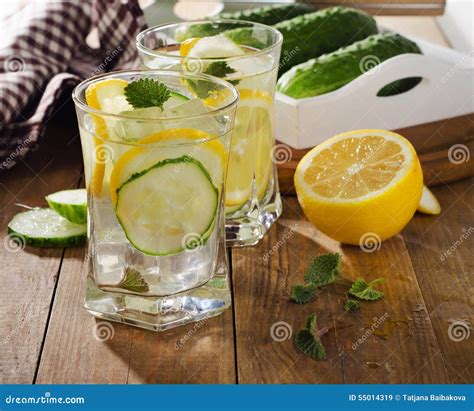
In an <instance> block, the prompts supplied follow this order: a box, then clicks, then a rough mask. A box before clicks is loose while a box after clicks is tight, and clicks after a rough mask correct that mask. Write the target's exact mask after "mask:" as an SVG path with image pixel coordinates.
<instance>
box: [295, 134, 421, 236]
mask: <svg viewBox="0 0 474 411" xmlns="http://www.w3.org/2000/svg"><path fill="white" fill-rule="evenodd" d="M295 187H296V192H297V195H298V200H299V203H300V204H301V207H302V208H303V211H304V212H305V214H306V216H307V218H308V219H309V220H310V221H311V222H312V223H313V224H314V225H315V226H316V227H317V228H318V229H319V230H320V231H322V232H323V233H325V234H327V235H328V236H330V237H332V238H334V239H336V240H338V241H340V242H342V243H347V244H360V242H361V240H363V237H364V235H368V234H371V235H374V237H375V238H378V239H380V241H382V240H385V239H387V238H389V237H391V236H393V235H395V234H397V233H398V232H400V230H402V228H403V227H404V226H405V225H406V224H407V223H408V221H410V219H411V218H412V216H413V214H414V213H415V211H416V209H417V207H418V204H419V202H420V198H421V193H422V190H423V174H422V171H421V166H420V162H419V160H418V157H417V155H416V152H415V149H414V148H413V146H412V145H411V144H410V142H409V141H408V140H406V139H405V138H404V137H402V136H401V135H399V134H396V133H393V132H390V131H386V130H358V131H350V132H347V133H343V134H339V135H337V136H335V137H332V138H330V139H329V140H327V141H325V142H324V143H322V144H320V145H318V146H316V147H315V148H313V149H312V150H311V151H310V152H309V153H307V154H306V155H305V156H304V157H303V158H302V160H301V161H300V163H299V164H298V167H297V169H296V172H295Z"/></svg>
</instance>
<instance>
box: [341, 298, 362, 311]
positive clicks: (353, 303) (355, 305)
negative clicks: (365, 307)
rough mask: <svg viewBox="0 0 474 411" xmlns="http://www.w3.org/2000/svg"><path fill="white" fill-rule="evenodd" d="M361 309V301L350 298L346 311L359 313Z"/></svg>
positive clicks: (345, 305) (345, 307) (345, 306)
mask: <svg viewBox="0 0 474 411" xmlns="http://www.w3.org/2000/svg"><path fill="white" fill-rule="evenodd" d="M359 307H360V301H357V300H353V299H351V298H349V299H348V300H347V301H346V303H345V304H344V310H346V311H352V312H354V311H357V310H358V309H359Z"/></svg>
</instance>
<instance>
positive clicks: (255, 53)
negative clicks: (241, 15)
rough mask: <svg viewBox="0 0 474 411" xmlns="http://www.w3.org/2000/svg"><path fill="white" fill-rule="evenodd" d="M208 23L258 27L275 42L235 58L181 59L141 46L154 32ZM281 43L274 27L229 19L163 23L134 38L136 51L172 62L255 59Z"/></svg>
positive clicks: (280, 37)
mask: <svg viewBox="0 0 474 411" xmlns="http://www.w3.org/2000/svg"><path fill="white" fill-rule="evenodd" d="M209 23H228V24H239V23H240V24H244V25H247V26H253V27H260V28H262V29H265V30H268V31H270V32H272V33H274V34H275V35H276V41H275V42H274V43H273V44H272V45H270V46H267V47H265V48H263V49H261V50H256V51H250V52H248V53H242V54H239V55H237V56H232V57H182V56H180V55H175V54H170V53H162V52H159V51H156V50H152V49H150V48H148V47H145V46H144V45H142V44H141V41H142V40H143V39H144V38H145V36H146V35H148V34H149V33H151V32H153V31H156V30H158V29H160V30H162V29H165V28H168V27H173V26H192V25H193V24H209ZM282 43H283V35H282V34H281V33H280V31H278V30H277V29H275V28H274V27H271V26H267V25H266V24H261V23H255V22H253V21H246V20H231V19H216V20H190V21H176V22H173V23H163V24H159V25H157V26H153V27H149V28H147V29H145V30H143V31H141V32H140V33H138V35H137V37H136V38H135V46H136V47H137V49H138V50H139V51H141V52H143V53H145V54H148V55H150V56H154V57H163V58H168V59H174V60H187V61H232V60H241V59H243V58H251V57H256V56H259V55H262V54H266V53H268V52H269V51H271V50H273V49H274V48H276V47H278V46H280V45H281V44H282Z"/></svg>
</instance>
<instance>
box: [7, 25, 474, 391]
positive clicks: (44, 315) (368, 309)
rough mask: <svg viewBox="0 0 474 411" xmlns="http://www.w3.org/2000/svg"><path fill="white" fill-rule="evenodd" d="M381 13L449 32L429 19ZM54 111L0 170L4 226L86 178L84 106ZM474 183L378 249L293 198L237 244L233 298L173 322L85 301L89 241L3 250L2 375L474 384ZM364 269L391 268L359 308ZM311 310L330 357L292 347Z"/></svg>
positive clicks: (421, 31) (446, 190)
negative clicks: (157, 328) (80, 114)
mask: <svg viewBox="0 0 474 411" xmlns="http://www.w3.org/2000/svg"><path fill="white" fill-rule="evenodd" d="M381 19H382V20H380V19H379V21H380V22H381V23H382V22H383V25H385V26H390V25H393V27H394V28H397V29H399V30H400V31H402V32H403V31H406V30H408V29H409V30H410V32H411V33H412V34H415V35H419V36H420V37H424V38H427V39H431V40H432V41H437V42H443V41H444V39H443V37H442V35H441V34H440V32H439V30H438V29H437V27H436V24H435V23H434V20H432V19H430V18H426V19H424V18H418V17H413V18H404V19H402V20H400V19H395V18H391V17H390V18H389V17H384V18H381ZM420 19H421V20H420ZM407 27H408V28H407ZM407 32H408V31H407ZM70 108H71V107H70ZM60 120H61V121H60ZM53 121H54V122H53V124H52V125H53V128H49V130H48V131H47V132H46V133H45V139H43V140H42V141H41V145H40V148H39V150H38V151H36V152H33V153H32V154H31V155H30V156H29V157H28V160H27V163H26V164H23V165H20V166H18V167H15V168H14V169H13V170H12V171H10V172H9V173H7V174H3V175H2V176H1V177H0V190H1V191H0V192H1V196H0V207H1V210H2V217H1V222H2V230H3V231H2V233H3V236H4V235H5V233H6V224H7V223H8V221H9V220H10V218H11V217H12V216H13V215H14V214H15V213H16V212H18V211H19V209H18V208H17V207H16V206H14V203H16V202H21V203H24V204H27V205H30V206H37V205H41V206H44V205H45V203H44V201H43V197H44V195H46V194H49V193H50V192H53V191H56V190H59V189H64V188H68V187H75V186H76V184H77V183H78V181H79V173H80V170H81V158H80V148H79V141H78V139H77V138H75V137H76V127H75V121H74V114H73V113H72V110H69V111H68V112H66V113H64V112H62V113H61V115H58V116H56V118H55V119H54V120H53ZM70 140H74V141H73V142H72V143H71V144H70V143H69V142H70ZM438 178H441V180H440V182H441V183H444V181H443V180H442V176H441V177H440V176H438ZM472 183H473V181H472V180H464V181H461V182H458V183H455V184H451V185H449V186H447V185H445V184H442V185H441V186H439V187H437V188H436V189H435V194H436V195H437V196H438V197H439V199H440V201H441V204H442V206H443V208H444V209H443V213H442V215H440V216H439V217H432V216H423V215H416V216H415V218H414V219H413V221H412V222H410V224H409V225H408V226H407V228H406V229H405V230H404V231H403V233H402V234H401V235H399V236H396V237H395V238H393V239H391V240H389V241H387V242H384V243H383V244H382V247H381V248H380V250H379V251H376V252H374V253H364V252H363V251H361V250H360V249H359V248H358V247H347V246H341V245H340V244H339V243H337V242H335V241H333V240H331V239H329V238H327V237H325V236H323V235H322V234H320V233H319V232H318V231H317V230H316V229H315V228H314V227H312V226H311V225H310V224H309V223H308V222H307V221H306V220H305V219H304V216H303V215H302V212H301V209H300V208H299V205H298V204H297V201H296V199H295V198H292V197H287V198H285V199H284V214H283V216H282V218H281V219H280V220H279V221H278V222H277V224H276V225H275V226H274V227H272V228H271V230H270V232H269V233H268V234H267V235H266V236H265V238H264V239H263V240H262V242H261V243H260V244H259V245H258V246H256V247H250V248H244V249H233V250H232V251H231V256H232V258H231V263H232V280H233V281H232V283H233V294H234V306H233V308H232V309H229V310H227V311H226V312H225V313H224V314H223V315H221V316H219V317H215V318H212V319H209V320H207V321H205V322H203V323H195V324H189V325H188V326H185V327H178V328H176V329H173V330H170V331H166V332H163V333H153V332H151V331H144V330H140V329H135V328H132V327H129V326H124V325H121V324H116V323H109V322H104V321H101V320H96V319H94V318H93V317H92V316H90V315H89V314H88V313H87V312H86V311H85V310H84V309H83V308H82V303H83V298H84V280H85V274H86V271H85V270H86V265H85V262H84V260H85V249H82V248H76V249H69V250H66V251H65V252H64V253H63V250H35V249H30V248H26V249H25V250H19V251H17V252H12V251H11V250H10V252H9V251H7V248H5V247H3V248H2V249H0V252H1V253H2V257H1V258H2V260H1V261H2V275H1V276H0V286H1V287H3V289H4V290H6V292H4V298H3V300H2V304H0V307H1V308H0V314H1V319H0V329H1V331H0V335H1V336H2V337H1V338H2V339H1V341H2V350H1V353H0V382H2V383H17V382H19V383H29V382H37V383H234V382H239V383H277V382H281V383H324V382H326V383H363V382H367V383H375V382H376V383H384V382H386V383H397V382H398V383H447V382H454V383H467V382H469V383H472V382H474V365H473V364H474V358H473V352H474V350H473V343H474V339H473V337H472V335H470V337H469V336H468V337H467V338H466V335H467V334H465V335H464V336H463V335H462V334H459V332H463V329H462V328H459V323H462V324H464V325H465V327H467V328H464V330H466V333H469V334H472V326H473V324H474V314H473V305H474V297H473V296H474V285H473V283H472V271H473V266H472V264H473V263H472V252H473V251H472V250H473V247H472V244H473V243H472V241H473V240H472V239H473V238H474V235H473V234H474V228H473V227H472V216H473V215H472V214H473V206H472V204H473V199H472V197H473V193H474V190H473V185H472ZM453 247H454V248H453ZM326 251H333V252H335V251H338V252H340V253H341V254H342V255H343V269H342V279H341V280H340V281H339V282H338V283H336V284H333V285H331V286H329V287H327V288H326V289H325V291H324V292H323V293H322V294H321V295H319V296H318V297H317V298H316V299H315V300H314V301H313V302H311V303H309V304H308V305H304V306H300V305H297V304H294V303H292V302H290V301H289V299H288V294H289V291H290V289H291V285H293V284H295V283H298V282H301V280H302V275H303V269H304V268H305V267H306V266H307V264H308V262H309V261H310V260H311V258H312V257H313V256H314V255H316V254H318V253H321V252H326ZM448 251H449V254H448ZM443 256H444V257H443ZM443 258H444V259H443ZM359 275H361V276H363V277H365V278H366V279H372V278H378V277H384V278H385V279H386V282H385V283H384V284H383V285H381V286H380V289H381V290H382V291H384V293H385V298H384V299H383V300H381V301H378V302H375V303H365V304H363V305H362V308H361V309H360V311H359V312H357V313H354V314H353V313H346V312H344V311H343V309H342V306H343V303H344V299H345V295H344V293H345V292H346V291H347V289H348V287H349V285H350V281H351V280H353V279H355V278H356V277H357V276H359ZM311 312H317V313H318V315H319V327H320V328H321V329H327V332H325V334H324V335H323V336H322V341H323V343H324V344H325V346H326V351H327V360H325V361H321V362H314V361H311V360H308V359H307V358H306V357H304V356H303V355H301V354H300V353H299V352H298V351H297V350H296V349H295V348H294V346H293V341H292V339H293V336H294V335H295V333H296V332H297V331H298V330H299V329H300V327H302V326H303V323H304V320H305V318H306V316H307V315H309V314H310V313H311ZM234 314H235V318H234ZM234 323H235V329H234ZM453 324H454V325H453ZM454 326H456V327H457V328H456V330H457V331H456V330H454ZM461 327H462V325H461ZM290 333H291V334H292V336H291V337H290V338H288V337H289V334H290ZM456 340H458V341H456ZM235 354H236V355H235Z"/></svg>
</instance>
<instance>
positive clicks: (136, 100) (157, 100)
mask: <svg viewBox="0 0 474 411" xmlns="http://www.w3.org/2000/svg"><path fill="white" fill-rule="evenodd" d="M124 92H125V98H126V99H127V101H128V103H129V104H131V105H132V106H133V108H146V107H160V108H163V104H164V103H165V102H166V100H168V99H169V98H170V96H171V94H170V89H169V88H168V87H166V86H165V85H164V84H163V83H161V82H159V81H158V80H153V79H151V78H146V77H145V78H141V79H139V80H136V81H132V82H130V83H128V85H127V87H125V90H124Z"/></svg>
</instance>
